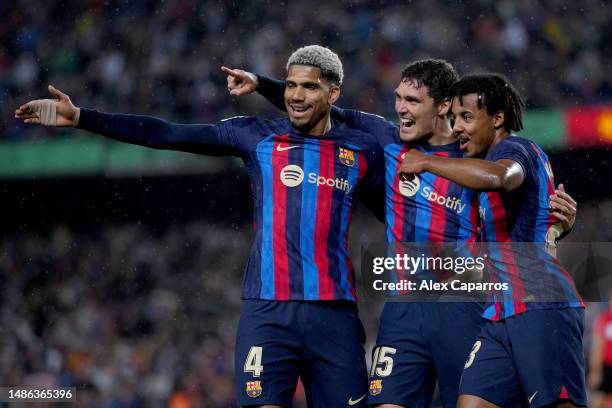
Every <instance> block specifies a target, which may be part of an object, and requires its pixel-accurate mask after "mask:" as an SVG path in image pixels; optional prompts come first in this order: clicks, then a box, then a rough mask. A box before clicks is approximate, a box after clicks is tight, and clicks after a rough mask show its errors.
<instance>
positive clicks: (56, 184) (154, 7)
mask: <svg viewBox="0 0 612 408" xmlns="http://www.w3.org/2000/svg"><path fill="white" fill-rule="evenodd" d="M0 16H1V17H0V101H1V103H0V113H1V115H0V203H2V209H3V210H2V213H1V214H2V215H1V216H0V228H1V229H0V231H1V236H0V305H1V309H0V385H2V386H9V385H43V384H44V385H63V386H76V387H78V393H77V395H78V398H79V404H78V406H83V407H89V406H91V407H93V406H95V407H113V408H114V407H141V406H151V407H164V406H170V407H173V408H180V407H188V406H190V405H189V404H192V405H191V406H205V407H232V406H234V402H233V399H234V397H233V395H234V391H233V384H232V379H231V378H232V370H233V345H234V336H235V327H236V321H237V316H238V312H239V307H240V284H241V276H242V268H243V266H244V263H245V260H246V255H247V253H248V248H249V245H250V240H251V237H252V227H251V222H252V217H251V212H252V204H251V195H250V191H249V182H248V180H247V179H246V177H245V174H244V172H243V171H242V169H241V166H240V164H239V162H238V161H236V160H233V159H213V158H208V157H198V156H194V155H190V154H183V153H168V152H158V151H153V150H146V149H141V148H135V147H132V146H127V145H122V144H119V143H116V142H112V141H109V140H106V139H104V138H102V137H98V136H95V135H90V134H86V133H84V132H79V131H74V130H71V129H62V130H60V131H55V130H49V129H44V128H41V127H27V126H25V125H23V124H21V123H19V122H17V121H15V120H13V110H14V109H15V108H16V107H17V106H19V105H20V104H21V103H23V102H25V101H27V100H29V99H33V98H41V97H48V96H47V91H46V85H47V84H49V83H53V84H54V85H55V86H57V87H58V88H60V89H62V90H63V91H64V92H66V93H67V94H69V95H70V96H71V98H72V100H73V101H74V102H75V104H77V105H78V106H84V107H95V108H97V109H99V110H105V111H113V112H130V113H142V114H150V115H155V116H160V117H163V118H166V119H169V120H173V121H179V122H212V121H216V120H219V119H222V118H225V117H229V116H234V115H238V114H247V115H254V114H259V115H265V116H270V117H274V116H277V115H279V114H280V113H279V112H278V111H276V110H274V108H272V107H271V106H269V105H268V104H267V103H265V102H264V101H263V99H262V98H261V97H259V96H250V97H247V98H244V99H242V100H239V101H237V100H233V99H232V98H230V97H229V96H228V95H227V93H226V90H225V77H224V76H223V75H222V74H221V72H220V70H219V67H220V66H221V65H222V64H224V65H227V66H230V67H243V68H247V69H250V70H254V71H256V72H260V73H264V74H269V75H272V76H276V77H282V76H283V75H284V64H285V61H286V58H287V57H288V55H289V53H290V52H291V51H292V50H293V49H295V48H297V47H299V46H302V45H306V44H310V43H319V44H322V45H326V46H329V47H331V48H332V49H334V50H335V51H337V52H338V53H339V55H340V56H341V58H342V60H343V62H344V68H345V73H346V80H345V85H344V86H343V90H342V97H341V99H340V102H339V104H340V105H341V106H345V107H353V108H358V109H362V110H367V111H371V112H376V113H379V114H383V115H385V116H387V117H389V118H393V117H394V115H393V113H394V112H393V96H392V90H393V89H394V87H395V85H396V83H397V81H398V79H399V77H398V75H399V72H400V70H401V68H402V67H403V65H404V63H406V62H408V61H411V60H414V59H417V58H421V57H436V58H446V59H448V60H449V61H451V62H452V63H453V64H454V65H455V66H456V67H457V69H458V70H459V71H460V73H461V74H465V73H469V72H473V71H477V70H493V71H500V72H503V73H505V74H507V75H508V76H509V77H510V79H511V80H512V81H513V82H514V83H515V84H516V85H517V87H518V88H519V89H520V91H521V92H522V94H523V95H524V96H525V98H526V101H527V103H528V112H527V117H526V124H527V129H526V131H525V132H523V134H524V135H525V136H528V137H532V138H534V139H535V140H537V141H538V142H539V143H540V144H541V145H543V147H545V148H546V150H547V152H548V153H549V154H550V157H551V161H552V164H553V168H554V170H555V173H556V178H557V181H558V182H563V183H565V185H566V188H567V190H568V191H569V192H570V193H571V194H572V195H573V196H574V197H575V198H576V199H577V200H578V201H579V214H578V220H577V223H576V227H575V229H574V232H573V233H572V234H571V236H570V237H569V238H568V239H569V240H572V241H610V240H611V239H612V200H611V198H612V193H611V192H610V187H609V185H610V184H609V183H610V179H611V175H612V170H611V168H610V146H612V106H611V105H612V75H611V74H612V72H611V70H612V47H610V46H609V44H610V43H611V42H612V31H610V29H609V25H610V23H611V22H612V6H611V4H610V3H609V2H606V1H595V0H583V1H580V2H572V1H556V0H548V1H534V0H519V1H510V0H506V1H497V2H490V1H484V0H479V1H470V2H468V1H461V2H456V1H443V0H425V1H420V0H419V1H408V2H398V1H383V2H373V1H357V2H343V3H340V2H319V1H291V2H288V3H284V2H283V3H276V2H270V1H260V2H249V3H242V2H214V1H213V2H197V1H190V0H170V1H164V2H155V1H140V2H138V1H136V2H127V1H110V2H109V1H102V0H92V1H87V2H81V1H63V2H59V1H48V2H37V1H29V0H19V1H16V2H9V1H3V0H0ZM382 237H383V229H382V226H381V225H378V224H376V221H375V220H374V219H373V218H372V217H371V216H370V215H369V214H368V213H367V212H366V211H365V210H363V209H361V210H360V209H358V210H357V211H356V213H355V215H354V221H353V229H352V239H351V247H352V253H353V259H354V260H355V265H357V266H359V248H360V244H361V243H362V242H363V241H375V240H381V239H382ZM358 269H359V268H358ZM361 303H362V304H361V315H362V318H363V320H364V323H365V325H366V328H367V331H368V344H369V346H370V347H371V343H372V341H373V340H374V337H375V330H376V323H377V322H376V319H377V316H378V313H379V310H380V304H378V303H373V302H371V301H369V300H368V299H363V300H362V302H361ZM603 307H605V305H603V304H589V308H588V310H587V316H588V319H587V320H588V321H587V331H586V336H585V347H586V350H587V351H588V347H589V338H590V334H589V327H590V325H591V322H592V319H593V316H594V315H596V314H597V312H598V311H599V310H600V309H601V308H603ZM299 399H301V396H298V400H299ZM298 406H299V405H298Z"/></svg>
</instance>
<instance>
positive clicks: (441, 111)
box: [438, 98, 452, 116]
mask: <svg viewBox="0 0 612 408" xmlns="http://www.w3.org/2000/svg"><path fill="white" fill-rule="evenodd" d="M451 105H452V102H451V100H450V98H444V100H443V101H442V102H441V103H440V104H439V105H438V116H446V115H448V113H449V112H450V108H451Z"/></svg>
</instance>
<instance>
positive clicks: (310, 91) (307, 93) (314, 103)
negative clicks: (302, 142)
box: [285, 65, 340, 135]
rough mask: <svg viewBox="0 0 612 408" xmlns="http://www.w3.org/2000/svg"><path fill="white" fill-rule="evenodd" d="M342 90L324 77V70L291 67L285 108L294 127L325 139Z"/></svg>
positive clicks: (299, 66) (286, 87)
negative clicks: (335, 104)
mask: <svg viewBox="0 0 612 408" xmlns="http://www.w3.org/2000/svg"><path fill="white" fill-rule="evenodd" d="M339 96H340V88H339V87H338V86H337V85H334V84H332V83H331V82H330V81H328V80H325V79H323V78H322V77H321V70H320V69H319V68H316V67H311V66H307V65H292V66H290V67H289V71H288V72H287V78H286V80H285V107H286V109H287V113H288V114H289V119H290V120H291V125H292V126H293V127H294V128H295V129H296V130H297V131H298V132H300V133H306V134H310V135H322V134H324V133H325V131H326V127H327V124H328V123H329V112H330V110H331V106H332V104H333V103H334V102H335V101H336V100H337V99H338V97H339Z"/></svg>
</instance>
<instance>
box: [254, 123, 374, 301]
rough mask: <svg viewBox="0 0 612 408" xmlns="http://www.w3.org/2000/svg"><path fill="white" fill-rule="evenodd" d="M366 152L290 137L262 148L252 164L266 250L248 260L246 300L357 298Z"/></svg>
mask: <svg viewBox="0 0 612 408" xmlns="http://www.w3.org/2000/svg"><path fill="white" fill-rule="evenodd" d="M365 154H366V153H365V152H364V149H363V148H360V147H358V146H356V145H353V144H346V143H339V142H338V141H337V140H329V139H324V138H302V137H297V136H292V135H288V134H287V135H270V136H269V137H267V138H265V139H263V140H262V141H260V142H259V143H258V144H257V147H256V160H255V162H254V163H252V164H251V166H253V167H255V168H256V172H254V173H255V174H256V177H255V179H256V182H255V183H254V188H255V189H258V188H259V189H260V191H258V192H257V193H256V194H255V197H256V202H255V222H256V224H257V225H261V228H258V229H256V237H255V241H254V244H253V245H254V246H260V248H261V251H260V253H257V252H258V251H256V250H255V251H252V255H251V258H250V259H249V265H248V267H247V272H246V275H245V282H244V293H243V296H244V297H245V298H257V299H271V300H313V301H314V300H351V301H355V300H356V293H355V277H354V270H353V266H352V264H351V261H350V259H349V256H348V252H347V242H348V234H349V225H350V219H351V208H352V203H353V199H354V196H355V189H356V187H357V186H358V185H359V183H361V181H362V179H363V176H364V175H365V173H366V171H367V168H368V163H367V160H366V157H365ZM287 166H291V167H290V168H289V169H290V170H291V172H290V173H291V174H290V175H291V180H289V181H287V179H286V178H285V179H284V178H283V174H285V175H286V174H288V173H287V172H283V170H287ZM300 179H301V180H300ZM258 198H259V199H258Z"/></svg>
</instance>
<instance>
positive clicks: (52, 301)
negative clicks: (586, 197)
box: [0, 201, 612, 408]
mask: <svg viewBox="0 0 612 408" xmlns="http://www.w3.org/2000/svg"><path fill="white" fill-rule="evenodd" d="M605 206H612V202H610V201H608V202H606V203H605V204H604V205H599V206H595V205H587V206H585V207H584V208H581V209H580V215H579V219H578V221H577V225H576V229H575V231H573V233H572V235H570V237H569V238H568V239H569V240H572V241H577V242H581V241H582V242H586V241H588V240H594V241H603V240H611V239H612V217H610V216H608V217H606V216H604V215H603V214H606V213H607V214H610V213H611V211H610V210H609V209H607V208H605ZM368 221H369V220H365V221H364V219H363V217H360V216H359V215H357V219H356V220H355V223H354V228H353V230H352V234H354V236H353V238H352V240H351V243H352V248H351V252H352V253H353V254H354V256H353V258H354V259H355V261H356V264H357V265H359V264H358V253H359V250H360V245H361V243H362V242H364V241H368V240H369V241H372V240H375V239H377V238H376V237H373V236H372V235H373V234H372V231H376V227H377V226H376V225H371V224H370V223H369V222H368ZM597 225H598V227H597V228H595V226H597ZM379 229H380V227H379ZM380 232H381V234H380V235H381V236H382V231H380ZM250 240H251V233H250V231H249V226H248V225H244V226H242V227H241V228H239V229H238V231H237V230H236V229H235V228H230V227H228V226H227V225H223V224H215V223H211V222H210V221H202V220H193V221H191V222H188V223H186V224H184V225H181V226H174V227H169V228H168V229H166V230H164V231H154V229H153V228H151V227H147V226H144V225H141V224H139V223H127V224H111V225H105V226H100V228H98V229H95V230H91V229H86V230H79V229H78V227H69V226H66V225H60V226H56V227H54V228H52V229H51V230H49V231H47V232H38V233H33V232H31V231H30V232H27V233H25V232H15V233H12V234H7V235H6V236H4V237H3V238H2V239H1V240H0V298H1V299H2V313H1V315H0V327H1V328H2V329H0V333H1V336H0V380H1V382H2V384H5V385H7V384H19V385H32V386H34V385H38V386H43V385H45V386H50V385H55V386H76V387H78V388H77V390H78V391H77V395H78V398H79V404H78V406H79V407H103V408H139V407H169V408H187V407H211V408H227V407H235V402H234V385H233V381H232V372H233V361H234V360H233V348H234V343H235V329H236V324H237V321H236V320H237V316H238V311H239V307H240V285H241V281H242V279H241V276H242V268H243V266H244V263H245V261H246V256H247V252H248V247H249V245H250ZM358 269H359V267H358ZM364 298H365V294H362V302H361V305H360V307H361V311H360V314H361V317H362V319H363V320H364V324H365V326H366V328H367V329H368V330H367V331H368V345H369V347H368V349H369V350H371V347H372V342H373V341H374V340H375V336H376V328H377V317H378V314H379V310H380V304H379V303H377V302H376V301H373V300H372V299H367V298H365V299H364ZM603 308H605V305H604V304H597V303H592V304H590V305H589V307H588V308H587V317H588V318H587V327H586V330H585V343H586V345H587V347H588V346H589V345H590V336H591V329H590V327H591V324H592V321H593V319H594V318H595V316H596V315H597V314H598V313H599V311H600V310H602V309H603ZM587 350H588V349H587ZM301 398H303V396H298V399H301ZM298 406H300V405H298Z"/></svg>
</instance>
